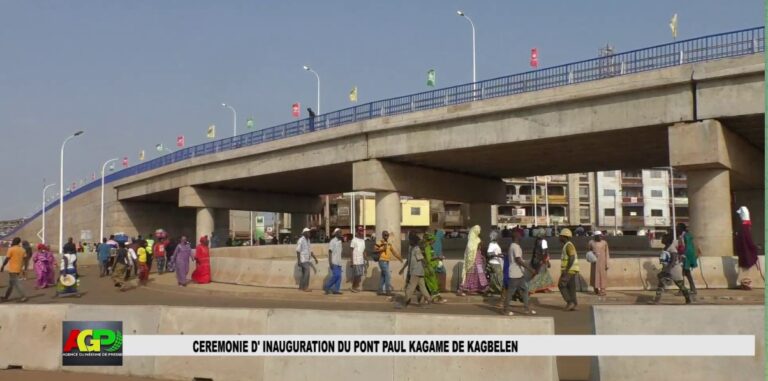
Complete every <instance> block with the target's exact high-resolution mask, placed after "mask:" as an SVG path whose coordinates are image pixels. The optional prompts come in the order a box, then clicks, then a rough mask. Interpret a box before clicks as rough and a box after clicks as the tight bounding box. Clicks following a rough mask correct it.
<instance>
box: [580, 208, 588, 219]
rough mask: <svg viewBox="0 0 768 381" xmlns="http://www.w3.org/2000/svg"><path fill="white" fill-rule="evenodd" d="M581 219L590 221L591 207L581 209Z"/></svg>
mask: <svg viewBox="0 0 768 381" xmlns="http://www.w3.org/2000/svg"><path fill="white" fill-rule="evenodd" d="M579 218H581V219H584V218H586V219H589V207H588V206H582V207H580V208H579Z"/></svg>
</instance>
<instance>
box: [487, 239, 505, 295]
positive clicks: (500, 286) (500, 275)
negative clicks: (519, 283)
mask: <svg viewBox="0 0 768 381" xmlns="http://www.w3.org/2000/svg"><path fill="white" fill-rule="evenodd" d="M498 236H499V233H498V232H497V231H495V230H493V231H491V234H490V237H489V238H490V240H491V243H489V244H488V250H487V253H488V265H489V267H490V270H491V271H490V272H491V284H490V286H491V287H490V290H491V292H492V293H494V294H499V295H501V293H502V291H503V290H504V269H503V268H502V261H503V260H504V259H503V255H502V254H503V252H502V251H501V246H499V244H498V242H496V240H497V239H498Z"/></svg>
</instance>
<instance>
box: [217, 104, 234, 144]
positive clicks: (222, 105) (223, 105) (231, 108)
mask: <svg viewBox="0 0 768 381" xmlns="http://www.w3.org/2000/svg"><path fill="white" fill-rule="evenodd" d="M221 107H226V108H228V109H230V110H232V115H233V116H234V119H233V120H232V131H233V132H232V136H233V137H234V136H237V111H235V108H234V107H232V106H231V105H228V104H226V103H222V104H221Z"/></svg>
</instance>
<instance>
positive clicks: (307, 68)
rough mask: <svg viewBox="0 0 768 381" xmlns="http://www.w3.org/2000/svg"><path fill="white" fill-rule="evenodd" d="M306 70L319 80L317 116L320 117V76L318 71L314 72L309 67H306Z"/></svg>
mask: <svg viewBox="0 0 768 381" xmlns="http://www.w3.org/2000/svg"><path fill="white" fill-rule="evenodd" d="M304 70H306V71H308V72H310V73H312V74H314V75H315V77H316V78H317V115H320V75H318V74H317V72H316V71H314V70H312V68H311V67H309V66H307V65H304Z"/></svg>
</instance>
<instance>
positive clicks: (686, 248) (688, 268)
mask: <svg viewBox="0 0 768 381" xmlns="http://www.w3.org/2000/svg"><path fill="white" fill-rule="evenodd" d="M677 231H678V232H680V233H679V234H680V238H678V240H677V244H678V246H677V252H678V253H680V254H681V255H683V258H682V259H683V276H684V277H686V278H688V284H689V285H690V290H691V295H696V285H695V284H694V283H693V273H692V270H693V269H695V268H697V267H699V252H698V250H696V246H695V245H694V244H693V235H692V234H691V232H689V231H688V226H686V225H685V224H684V223H679V224H677ZM678 294H682V291H681V292H679V293H678Z"/></svg>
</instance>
